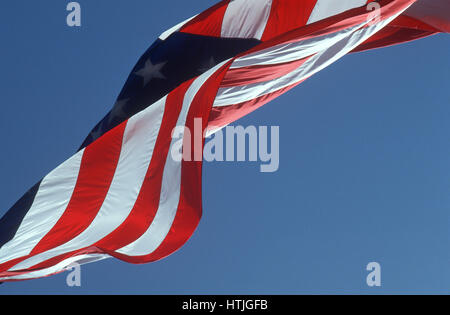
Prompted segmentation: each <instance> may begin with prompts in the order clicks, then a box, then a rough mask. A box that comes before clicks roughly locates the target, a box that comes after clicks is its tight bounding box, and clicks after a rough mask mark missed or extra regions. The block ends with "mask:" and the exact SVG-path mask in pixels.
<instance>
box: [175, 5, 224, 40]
mask: <svg viewBox="0 0 450 315" xmlns="http://www.w3.org/2000/svg"><path fill="white" fill-rule="evenodd" d="M229 3H230V0H224V1H221V2H219V3H218V4H216V5H215V6H213V7H211V8H209V9H208V10H206V11H204V12H203V13H201V14H199V15H198V16H196V17H195V18H194V19H192V20H191V21H189V22H188V23H186V25H184V26H183V27H182V28H181V29H180V32H183V33H189V34H196V35H204V36H214V37H220V35H221V33H222V24H223V18H224V16H225V12H226V10H227V8H228V4H229Z"/></svg>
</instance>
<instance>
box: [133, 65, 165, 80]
mask: <svg viewBox="0 0 450 315" xmlns="http://www.w3.org/2000/svg"><path fill="white" fill-rule="evenodd" d="M166 63H167V61H166V62H161V63H158V64H156V65H154V64H153V63H152V61H151V60H150V59H149V60H147V61H146V62H145V66H144V67H143V68H142V69H141V70H139V71H136V72H135V74H136V75H138V76H140V77H143V78H144V86H146V85H147V83H148V82H149V81H150V80H151V79H156V78H158V79H165V78H166V77H165V76H164V74H162V73H161V69H162V68H163V67H164V66H165V65H166Z"/></svg>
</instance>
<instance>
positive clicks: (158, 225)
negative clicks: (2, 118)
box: [0, 0, 450, 281]
mask: <svg viewBox="0 0 450 315" xmlns="http://www.w3.org/2000/svg"><path fill="white" fill-rule="evenodd" d="M449 12H450V2H449V1H448V0H380V1H367V0H234V1H231V0H225V1H221V2H220V3H218V4H216V5H215V6H213V7H211V8H210V9H208V10H206V11H204V12H202V13H200V14H199V15H197V16H194V17H192V18H191V19H188V20H186V21H184V22H182V23H180V24H178V25H177V26H175V27H173V28H171V29H170V30H168V31H166V32H164V33H163V34H162V35H161V36H160V37H159V38H158V39H157V41H156V42H155V43H154V44H153V45H152V46H151V47H150V48H149V49H148V50H147V51H146V52H145V53H144V55H143V56H142V57H141V58H140V60H139V61H138V62H137V64H136V66H135V67H134V68H133V70H132V71H131V74H130V75H129V77H128V79H127V81H126V83H125V85H124V87H123V89H122V91H121V92H120V94H119V97H118V99H117V102H116V104H115V105H114V106H113V108H112V110H111V111H110V112H109V113H108V114H107V115H106V116H105V117H104V119H102V120H101V121H100V122H99V123H98V124H97V126H95V128H94V129H93V130H92V131H91V132H90V133H89V135H88V137H87V138H86V140H85V141H84V143H83V144H82V146H81V147H80V149H79V151H78V152H77V153H76V154H75V155H73V156H72V157H71V158H70V159H68V160H67V161H66V162H64V163H63V164H61V165H60V166H59V167H57V168H56V169H54V170H53V171H52V172H50V173H49V174H48V175H47V176H45V177H44V178H43V179H42V180H41V181H40V182H39V183H37V184H36V185H35V186H34V187H33V188H32V189H30V190H29V191H28V192H27V193H26V194H25V195H24V196H23V197H22V198H21V199H20V200H19V201H18V202H17V203H16V204H15V205H14V206H13V207H12V208H11V209H10V210H9V211H8V212H7V213H6V214H5V216H4V217H3V218H2V219H1V220H0V281H18V280H26V279H34V278H40V277H46V276H49V275H52V274H56V273H59V272H62V271H64V270H66V268H67V267H68V266H70V265H71V264H72V263H74V262H76V263H78V264H83V263H88V262H93V261H98V260H101V259H105V258H109V257H115V258H118V259H121V260H123V261H126V262H130V263H147V262H152V261H156V260H159V259H162V258H164V257H166V256H168V255H170V254H171V253H173V252H174V251H176V250H177V249H179V248H180V247H181V246H182V245H183V244H184V243H185V242H186V241H187V240H188V239H189V238H190V236H191V235H192V234H193V233H194V231H195V229H196V227H197V225H198V223H199V220H200V218H201V215H202V196H201V175H202V162H201V161H197V160H196V159H192V161H187V160H182V161H176V160H174V159H172V158H171V156H170V152H171V151H172V150H175V149H176V146H177V143H176V141H175V139H173V138H172V130H173V129H174V128H175V127H176V126H185V127H187V128H189V129H190V130H193V129H194V120H195V119H201V120H202V126H203V130H202V132H203V133H209V134H212V133H214V131H216V130H218V129H220V128H222V127H224V126H226V125H228V124H230V123H232V122H234V121H235V120H237V119H239V118H241V117H243V116H245V115H247V114H248V113H250V112H252V111H254V110H255V109H257V108H259V107H260V106H262V105H264V104H266V103H268V102H270V101H271V100H273V99H274V98H276V97H278V96H280V95H281V94H283V93H285V92H287V91H288V90H290V89H292V88H293V87H295V86H296V85H298V84H300V83H301V82H303V81H304V80H305V79H307V78H309V77H310V76H312V75H313V74H315V73H317V72H318V71H320V70H322V69H324V68H326V67H327V66H329V65H330V64H332V63H333V62H335V61H336V60H338V59H340V58H341V57H343V56H344V55H346V54H348V53H353V52H357V51H363V50H367V49H373V48H378V47H384V46H389V45H393V44H398V43H401V42H405V41H410V40H414V39H418V38H422V37H425V36H429V35H433V34H436V33H439V32H447V33H448V32H450V16H449V14H448V13H449ZM203 141H204V140H203Z"/></svg>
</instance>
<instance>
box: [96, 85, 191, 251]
mask: <svg viewBox="0 0 450 315" xmlns="http://www.w3.org/2000/svg"><path fill="white" fill-rule="evenodd" d="M193 81H194V79H192V80H190V81H188V82H185V83H184V84H183V85H181V86H180V87H179V88H177V89H176V90H175V91H173V92H172V93H170V94H169V96H168V97H167V100H166V106H165V109H164V116H163V119H162V123H161V128H160V131H159V133H158V137H157V140H156V143H155V148H154V150H153V152H154V154H153V156H152V160H151V162H150V165H149V168H148V170H147V174H146V176H145V179H144V182H143V184H142V187H141V190H140V192H139V196H138V198H137V200H136V203H135V204H134V207H133V209H132V210H131V212H130V215H129V216H128V217H127V219H126V220H125V221H124V222H123V223H122V224H121V225H120V226H119V227H118V228H117V229H116V230H114V231H113V232H112V233H111V234H109V235H108V236H107V237H105V238H104V239H102V240H100V241H99V242H97V243H96V244H95V245H94V246H96V247H98V248H101V249H102V250H105V251H115V250H117V249H120V248H122V247H124V246H126V245H128V244H130V243H132V242H134V241H135V240H137V239H138V238H139V237H140V236H141V235H142V234H143V233H145V231H146V230H147V229H148V228H149V226H150V224H151V223H152V221H153V219H154V217H155V215H156V211H157V210H158V207H159V201H160V194H161V185H162V178H163V173H164V166H165V164H166V159H167V156H168V152H169V148H170V143H171V140H172V137H171V133H172V130H173V128H174V127H175V126H176V123H177V121H178V117H179V115H180V112H181V109H182V107H183V100H184V96H185V94H186V92H187V90H188V89H189V87H190V86H191V84H192V82H193Z"/></svg>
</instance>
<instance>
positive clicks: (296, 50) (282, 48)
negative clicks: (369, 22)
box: [230, 26, 359, 69]
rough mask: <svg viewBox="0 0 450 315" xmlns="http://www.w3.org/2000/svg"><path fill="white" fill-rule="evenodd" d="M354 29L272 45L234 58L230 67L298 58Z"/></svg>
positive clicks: (283, 61)
mask: <svg viewBox="0 0 450 315" xmlns="http://www.w3.org/2000/svg"><path fill="white" fill-rule="evenodd" d="M358 27H359V26H358ZM354 30H355V28H354V27H353V28H349V29H344V30H341V31H338V32H335V33H332V34H327V35H323V36H318V37H314V38H310V39H306V40H301V41H297V42H293V43H288V44H280V45H276V46H272V47H269V48H266V49H263V50H260V51H257V52H254V53H251V54H249V55H246V56H243V57H240V58H238V59H236V60H235V61H234V62H233V64H232V65H231V67H230V68H231V69H237V68H243V67H250V66H263V65H275V64H281V63H286V62H291V61H296V60H300V59H303V58H306V57H309V56H311V55H313V54H315V53H318V52H320V51H323V50H325V49H327V48H328V47H330V46H332V45H334V44H335V43H337V42H338V41H340V40H342V39H343V38H345V37H347V36H348V34H349V32H353V31H354Z"/></svg>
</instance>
